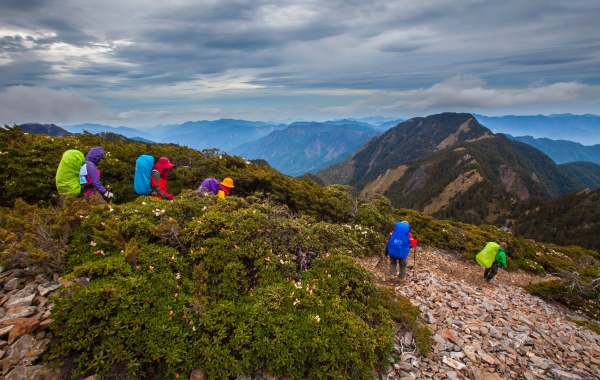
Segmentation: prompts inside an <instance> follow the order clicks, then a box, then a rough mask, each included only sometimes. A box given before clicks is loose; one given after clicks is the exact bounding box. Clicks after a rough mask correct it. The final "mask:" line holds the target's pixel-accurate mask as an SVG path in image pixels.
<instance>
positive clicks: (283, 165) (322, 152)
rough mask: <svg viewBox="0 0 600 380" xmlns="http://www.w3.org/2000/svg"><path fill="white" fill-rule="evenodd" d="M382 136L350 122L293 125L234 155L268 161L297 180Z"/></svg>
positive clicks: (235, 152)
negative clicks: (296, 177) (298, 177)
mask: <svg viewBox="0 0 600 380" xmlns="http://www.w3.org/2000/svg"><path fill="white" fill-rule="evenodd" d="M343 122H348V123H351V124H343ZM378 134H379V131H377V130H375V128H373V126H371V125H370V124H366V123H356V122H354V123H352V121H350V120H344V121H339V122H335V123H327V124H325V123H309V124H305V123H293V124H291V125H290V126H289V127H287V128H286V129H284V130H280V131H274V132H273V133H271V134H269V135H268V136H266V137H263V138H261V139H259V140H256V141H252V142H248V143H245V144H242V145H240V146H238V147H236V148H234V149H233V150H231V151H230V153H232V154H235V155H238V156H242V157H247V158H251V159H264V160H266V161H267V162H269V164H270V165H271V166H272V167H274V168H275V169H277V170H279V171H281V172H283V173H286V174H289V175H293V176H297V175H302V174H304V173H315V172H317V171H318V170H320V169H323V168H325V167H327V166H330V165H333V164H335V163H337V162H339V161H341V160H343V159H344V158H346V157H348V156H349V155H351V154H352V153H354V152H355V151H356V150H358V149H359V148H360V147H361V146H363V144H364V143H366V142H367V141H369V140H370V139H371V138H372V137H374V136H377V135H378Z"/></svg>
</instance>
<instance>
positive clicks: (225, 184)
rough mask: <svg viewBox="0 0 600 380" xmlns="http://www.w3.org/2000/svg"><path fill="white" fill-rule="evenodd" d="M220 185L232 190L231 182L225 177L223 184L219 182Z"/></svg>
mask: <svg viewBox="0 0 600 380" xmlns="http://www.w3.org/2000/svg"><path fill="white" fill-rule="evenodd" d="M221 185H223V186H225V187H228V188H230V189H233V180H232V179H231V178H229V177H227V178H225V179H224V180H223V182H221Z"/></svg>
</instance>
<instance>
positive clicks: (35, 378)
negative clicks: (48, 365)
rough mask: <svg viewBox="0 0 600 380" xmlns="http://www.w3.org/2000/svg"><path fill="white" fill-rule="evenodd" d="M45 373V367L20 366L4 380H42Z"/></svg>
mask: <svg viewBox="0 0 600 380" xmlns="http://www.w3.org/2000/svg"><path fill="white" fill-rule="evenodd" d="M44 371H45V367H44V366H43V365H34V366H18V367H15V368H14V369H13V370H12V371H11V372H10V373H9V374H8V375H6V376H5V377H4V380H25V379H26V380H40V379H42V378H43V377H44Z"/></svg>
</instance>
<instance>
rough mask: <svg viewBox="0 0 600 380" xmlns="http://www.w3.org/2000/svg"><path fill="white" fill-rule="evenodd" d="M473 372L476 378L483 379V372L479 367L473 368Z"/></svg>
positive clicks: (475, 379) (477, 379)
mask: <svg viewBox="0 0 600 380" xmlns="http://www.w3.org/2000/svg"><path fill="white" fill-rule="evenodd" d="M471 372H472V373H473V379H474V380H483V373H482V372H481V370H480V369H479V368H477V367H473V368H471Z"/></svg>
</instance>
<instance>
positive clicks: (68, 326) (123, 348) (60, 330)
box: [46, 192, 419, 379]
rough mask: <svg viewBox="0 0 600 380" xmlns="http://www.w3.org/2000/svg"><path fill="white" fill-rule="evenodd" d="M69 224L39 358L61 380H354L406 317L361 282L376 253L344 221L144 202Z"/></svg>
mask: <svg viewBox="0 0 600 380" xmlns="http://www.w3.org/2000/svg"><path fill="white" fill-rule="evenodd" d="M81 205H82V206H86V207H83V208H82V209H81V210H80V211H75V212H74V214H75V215H76V216H78V217H76V218H74V219H75V220H77V222H78V224H77V225H76V226H74V228H73V230H72V232H71V236H70V241H69V244H68V248H67V249H66V271H67V275H66V278H67V279H74V278H76V277H87V278H91V282H90V284H89V286H85V287H83V286H80V285H77V284H75V283H74V284H73V285H71V286H70V287H68V288H65V289H63V290H61V291H60V294H59V295H58V296H57V297H56V298H55V299H54V300H53V302H55V303H56V306H55V308H54V309H53V318H54V319H55V321H56V322H55V324H54V326H55V328H54V329H53V333H54V334H55V337H56V339H55V342H54V343H53V344H52V346H51V349H50V352H49V354H48V355H47V358H46V359H47V360H48V361H50V362H51V363H53V365H58V364H59V363H60V361H61V360H62V359H64V358H66V357H67V356H74V357H75V358H76V359H75V362H74V367H73V372H72V378H80V377H82V376H84V375H86V374H89V373H97V374H98V375H99V377H100V378H106V377H107V376H108V374H109V373H110V371H111V368H113V367H120V368H126V369H127V373H128V376H129V377H130V378H140V377H145V376H154V377H155V378H172V377H173V376H175V375H176V374H180V375H183V376H184V377H185V376H189V373H190V372H191V371H192V370H193V369H195V368H198V367H200V368H203V369H204V371H206V373H207V374H208V376H209V377H217V378H224V377H230V376H237V375H241V374H248V373H252V372H253V371H255V370H257V369H261V368H266V369H267V370H268V371H269V372H270V373H272V374H274V375H278V376H279V375H288V376H290V377H292V378H295V379H300V378H306V377H308V378H313V379H317V378H318V379H322V378H340V377H352V378H362V379H367V378H370V377H371V369H372V368H374V367H376V366H378V365H380V364H379V363H382V362H383V361H385V360H386V358H387V356H388V355H389V353H390V352H391V349H392V347H393V329H392V327H393V324H394V322H399V323H405V324H406V325H407V326H408V327H409V328H413V327H415V328H416V327H418V326H417V325H416V320H417V316H418V313H419V309H418V308H417V307H415V306H412V305H410V302H408V301H406V300H404V299H402V298H399V297H391V296H390V295H389V294H387V293H385V291H384V290H380V289H379V288H378V287H377V286H376V284H375V278H374V277H373V275H372V274H371V273H370V272H369V271H367V270H365V269H363V268H362V266H360V265H359V264H358V263H357V262H356V261H355V260H356V259H355V257H354V256H355V255H363V254H371V253H372V252H371V250H372V245H373V244H375V245H379V247H381V243H382V238H381V236H380V234H378V233H376V232H374V231H373V230H372V229H371V228H369V227H366V226H361V225H358V224H335V223H330V222H325V221H318V220H316V219H315V218H313V217H311V216H308V215H296V214H293V213H292V212H291V211H290V209H289V208H288V207H287V206H285V205H281V204H279V203H277V202H273V201H270V200H268V199H265V198H262V197H254V196H249V197H247V198H246V199H241V198H237V197H228V198H226V199H225V200H224V201H217V200H216V199H215V197H207V198H198V197H197V196H196V195H195V193H194V192H183V193H182V194H181V195H180V196H179V197H177V198H176V199H175V200H174V201H173V202H165V201H162V200H157V199H153V198H149V197H139V198H138V199H137V200H135V201H132V202H129V203H126V204H120V205H114V206H109V205H106V204H99V205H90V206H87V204H86V203H82V204H81Z"/></svg>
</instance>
